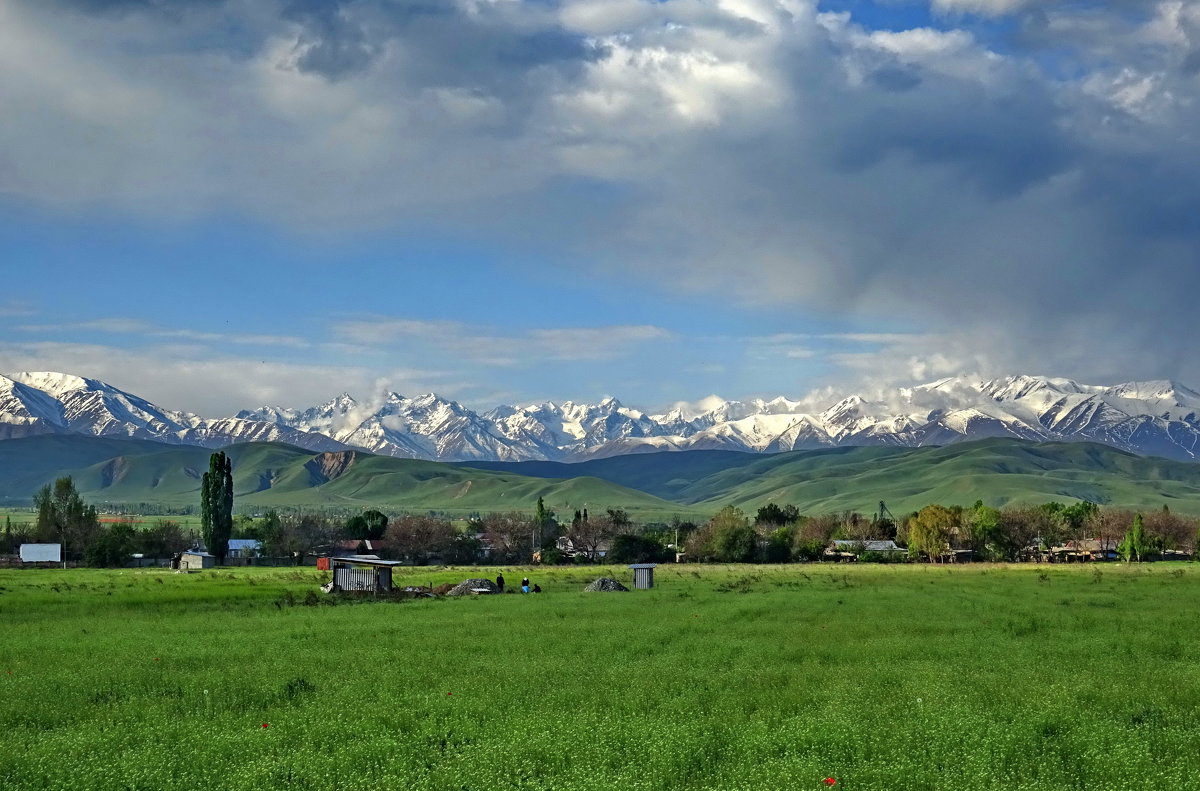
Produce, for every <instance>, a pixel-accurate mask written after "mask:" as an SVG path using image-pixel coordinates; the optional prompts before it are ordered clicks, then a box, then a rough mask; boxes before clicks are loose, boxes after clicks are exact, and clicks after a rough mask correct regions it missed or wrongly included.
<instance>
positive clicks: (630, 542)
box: [608, 533, 667, 563]
mask: <svg viewBox="0 0 1200 791" xmlns="http://www.w3.org/2000/svg"><path fill="white" fill-rule="evenodd" d="M666 555H667V550H666V548H665V547H663V545H662V544H660V543H659V542H657V541H655V540H654V539H652V538H649V537H647V536H638V535H634V534H632V533H623V534H621V535H619V536H617V537H616V538H614V539H613V541H612V547H611V548H610V549H609V551H608V560H610V561H611V562H613V563H658V562H660V561H664V562H665V561H666V560H667V557H666Z"/></svg>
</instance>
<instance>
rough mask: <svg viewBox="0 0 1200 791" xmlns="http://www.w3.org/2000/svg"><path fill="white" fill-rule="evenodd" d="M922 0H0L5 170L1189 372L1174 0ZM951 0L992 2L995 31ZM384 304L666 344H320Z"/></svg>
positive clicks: (926, 365) (643, 284) (1015, 355)
mask: <svg viewBox="0 0 1200 791" xmlns="http://www.w3.org/2000/svg"><path fill="white" fill-rule="evenodd" d="M168 6H173V8H172V10H171V11H170V12H167V11H166V10H164V9H165V8H166V7H168ZM935 10H938V11H941V12H944V14H945V16H944V17H940V18H939V19H938V20H937V22H938V24H937V25H936V26H931V27H926V28H917V29H913V30H900V31H880V30H871V29H869V28H868V27H865V26H863V25H861V24H859V23H858V22H857V21H856V20H855V18H854V17H853V16H851V15H850V14H845V13H843V14H831V13H822V12H820V11H818V9H817V8H816V6H815V4H811V3H806V2H801V1H800V0H778V2H767V1H766V0H754V2H738V3H723V4H711V3H702V2H697V1H694V0H671V2H661V3H659V2H635V0H605V2H595V0H588V1H587V2H583V0H578V1H572V0H564V1H562V2H546V3H483V2H473V1H468V0H462V2H453V3H420V2H414V3H405V4H396V3H387V2H382V1H381V0H380V1H376V0H359V2H327V3H318V2H288V3H262V4H259V3H240V2H230V3H216V2H211V3H205V2H193V3H186V4H180V5H176V4H160V3H152V2H134V1H133V0H128V2H123V3H101V2H98V0H97V1H96V2H81V1H79V0H77V2H74V3H64V2H59V3H47V4H22V3H16V2H13V0H0V75H2V76H0V89H2V90H3V94H4V96H5V99H6V109H7V112H6V121H7V123H5V124H4V125H3V126H0V151H4V152H5V153H4V154H3V155H0V189H3V191H4V192H5V194H7V195H8V196H9V197H10V198H13V199H16V200H20V201H25V202H32V203H37V204H41V205H44V206H51V207H56V208H67V209H72V210H78V209H80V208H81V207H92V206H97V205H104V206H107V207H113V208H115V209H116V210H118V211H124V212H128V213H131V214H136V215H138V216H151V217H162V216H167V217H194V216H202V215H206V214H208V213H212V212H217V211H229V212H235V213H240V214H246V215H250V216H253V217H255V218H258V219H264V220H266V221H268V222H273V223H276V224H278V225H279V226H281V227H285V228H288V229H291V230H293V231H295V232H298V233H321V232H323V231H328V230H330V229H337V230H345V229H347V228H355V227H369V228H380V227H390V228H395V227H397V226H399V227H400V228H401V229H406V228H408V229H412V228H419V229H422V230H423V231H429V230H431V231H432V232H436V233H444V234H449V235H451V236H452V237H454V238H459V237H465V238H471V239H480V240H484V242H485V243H486V244H488V245H494V246H499V247H505V248H506V249H512V250H516V251H518V252H525V253H529V254H530V256H531V257H534V256H536V257H538V258H543V259H548V260H553V261H555V262H560V263H557V264H556V266H561V267H563V268H568V269H570V270H571V271H574V272H576V273H577V274H578V275H579V276H581V277H589V276H591V275H592V273H594V272H595V271H597V270H602V271H604V272H606V273H608V274H607V276H609V277H612V276H613V273H619V274H618V275H617V276H624V277H626V278H628V279H629V281H630V283H631V287H632V288H644V289H654V290H657V291H658V292H659V293H662V294H663V295H664V297H666V298H672V297H674V296H675V295H678V294H684V295H691V296H694V295H702V296H704V297H705V298H709V299H713V300H719V301H721V302H723V303H726V304H730V305H734V306H738V307H739V308H740V309H742V310H754V309H755V308H756V307H759V306H765V307H767V308H768V309H772V310H778V309H780V308H781V307H783V306H789V307H794V308H795V309H797V310H803V311H805V312H807V313H809V314H812V315H814V316H817V317H821V316H825V317H828V316H839V317H850V318H857V319H859V320H862V319H864V318H867V319H878V318H881V319H883V321H882V322H875V323H876V324H881V325H884V326H886V325H887V324H889V323H905V324H907V325H916V326H917V327H918V329H920V331H921V332H922V333H924V334H926V335H928V336H929V337H930V338H938V339H939V340H938V343H939V344H941V345H940V347H938V348H934V347H930V351H928V352H925V351H922V352H912V353H908V354H903V355H899V356H896V355H893V356H892V357H888V356H887V355H886V351H887V350H888V349H890V348H892V347H891V346H890V345H889V344H890V341H889V340H888V339H879V340H878V342H879V343H880V344H881V345H882V351H875V350H865V351H862V352H859V353H855V352H849V351H846V352H841V353H840V356H838V357H837V359H836V362H838V363H839V364H840V365H841V366H843V367H844V368H845V369H846V370H848V371H850V372H855V371H860V370H880V369H882V368H888V369H896V370H898V371H899V370H901V369H902V370H904V371H907V372H908V373H909V375H914V376H915V375H918V374H920V373H925V374H933V373H936V372H937V371H940V370H942V369H943V368H944V367H945V366H950V365H959V364H962V365H967V364H970V363H971V362H972V361H976V360H979V361H980V362H981V364H982V366H981V367H980V368H978V369H976V368H972V370H985V369H990V368H998V367H1001V366H1004V367H1007V366H1013V368H1009V370H1013V369H1016V370H1024V369H1029V368H1035V369H1041V370H1044V371H1052V372H1061V373H1064V374H1066V375H1070V376H1076V377H1081V378H1110V377H1112V376H1113V375H1116V376H1119V377H1121V378H1127V377H1129V376H1162V375H1170V376H1179V377H1184V378H1187V377H1191V378H1193V379H1200V361H1197V360H1196V359H1195V356H1194V355H1193V354H1191V350H1190V340H1189V339H1188V337H1187V333H1186V331H1184V330H1182V327H1184V326H1185V325H1186V317H1187V316H1189V315H1190V314H1191V311H1192V304H1191V302H1192V298H1191V294H1193V293H1195V292H1196V290H1197V289H1198V288H1200V269H1198V268H1197V267H1196V266H1195V262H1196V261H1197V260H1200V226H1198V225H1197V223H1196V222H1195V217H1194V207H1195V206H1196V205H1200V156H1198V154H1200V151H1198V148H1200V143H1198V138H1197V137H1196V135H1195V134H1194V132H1193V131H1192V130H1194V129H1195V128H1197V127H1198V126H1200V123H1198V122H1200V117H1198V115H1200V102H1198V101H1197V99H1198V98H1200V97H1197V91H1198V87H1200V85H1198V83H1197V82H1196V81H1195V79H1194V75H1195V73H1196V71H1197V67H1196V64H1197V63H1200V55H1198V54H1197V53H1200V16H1198V14H1200V12H1197V11H1196V9H1195V6H1194V4H1186V3H1179V2H1160V3H1128V4H1111V5H1109V6H1105V5H1095V4H1091V5H1089V4H1083V5H1080V4H1066V3H1053V2H1038V3H1032V2H1030V3H1024V2H1018V0H939V2H938V3H937V4H935ZM976 14H1004V15H1009V14H1011V15H1012V16H1013V17H1014V19H1015V20H1016V25H1015V26H1014V29H1013V31H1012V32H1011V35H1010V34H1008V33H1005V34H1004V35H1006V36H1007V37H1006V38H1005V39H1003V40H1000V39H998V38H997V36H998V35H1001V34H998V33H996V31H995V26H994V25H988V24H983V23H980V22H979V20H978V19H976V18H975V17H974V15H976ZM213 30H233V31H237V32H236V33H229V34H227V35H224V36H215V35H213V34H212V31H213ZM384 330H387V331H392V332H393V333H394V334H393V336H392V337H402V336H403V337H411V336H415V335H417V334H419V333H421V332H424V333H427V334H428V335H429V337H430V339H431V340H430V342H431V343H433V344H435V345H436V346H438V348H440V349H442V350H443V351H445V352H446V353H448V354H453V355H456V356H458V357H461V358H462V359H470V360H473V361H477V362H479V363H481V364H488V365H491V366H501V365H515V366H519V365H529V364H532V363H533V362H534V361H536V360H537V359H538V357H539V355H540V356H541V357H545V358H548V359H566V358H574V359H584V358H587V359H615V358H616V357H618V356H620V355H622V354H626V353H628V352H629V350H630V349H631V348H636V345H637V344H638V343H654V342H657V341H658V340H660V338H656V337H653V336H645V337H635V336H634V335H636V331H635V332H634V335H628V334H626V335H622V334H621V332H622V331H619V330H617V329H613V330H612V331H611V332H610V335H611V337H608V336H605V335H604V333H602V332H597V333H595V334H593V335H591V336H589V335H586V334H581V333H580V332H575V334H573V335H572V334H565V335H564V334H559V335H547V334H542V335H539V334H538V333H536V332H532V331H523V332H513V333H500V334H499V335H500V337H499V339H497V338H495V337H492V334H491V332H490V331H489V330H487V328H484V330H485V331H479V328H472V327H469V326H464V325H460V324H457V323H454V322H450V323H447V324H442V325H425V326H422V327H418V326H416V325H413V326H410V327H409V328H408V330H405V329H404V327H403V326H401V325H387V324H384V325H382V327H381V326H375V327H371V326H367V325H359V326H358V327H357V329H355V328H354V327H352V326H350V325H348V324H346V323H343V325H341V328H340V332H341V334H340V335H339V337H340V338H341V339H342V340H346V341H349V342H351V343H372V342H373V341H372V340H371V338H372V337H375V338H378V337H383V336H380V335H378V334H376V335H374V336H372V334H371V333H373V332H374V333H378V332H381V331H384ZM624 331H625V332H628V330H624ZM356 332H357V333H359V334H358V335H356V334H355V333H356ZM514 340H516V341H520V344H518V345H517V346H515V347H514V346H512V345H511V344H509V343H508V342H509V341H514ZM845 340H846V342H854V341H853V339H851V338H846V339H845ZM787 348H789V349H791V350H793V351H795V352H797V353H803V351H802V350H804V349H807V348H809V347H808V346H806V345H804V343H798V344H794V345H792V346H789V347H787ZM786 353H787V352H785V354H786ZM589 354H590V355H592V356H591V357H590V358H589V357H587V355H589Z"/></svg>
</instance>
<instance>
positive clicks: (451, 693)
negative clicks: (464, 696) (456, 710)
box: [446, 692, 454, 695]
mask: <svg viewBox="0 0 1200 791" xmlns="http://www.w3.org/2000/svg"><path fill="white" fill-rule="evenodd" d="M446 694H447V695H453V694H454V693H453V692H447V693H446Z"/></svg>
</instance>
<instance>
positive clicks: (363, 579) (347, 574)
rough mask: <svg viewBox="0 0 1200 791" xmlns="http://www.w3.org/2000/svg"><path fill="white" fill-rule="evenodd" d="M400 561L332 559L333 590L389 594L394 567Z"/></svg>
mask: <svg viewBox="0 0 1200 791" xmlns="http://www.w3.org/2000/svg"><path fill="white" fill-rule="evenodd" d="M401 565H403V563H402V562H401V561H399V560H380V559H379V558H377V557H369V558H368V557H361V556H360V557H347V558H330V559H329V568H330V570H332V571H333V589H334V590H336V591H370V592H385V593H386V592H389V591H391V589H392V567H393V566H401Z"/></svg>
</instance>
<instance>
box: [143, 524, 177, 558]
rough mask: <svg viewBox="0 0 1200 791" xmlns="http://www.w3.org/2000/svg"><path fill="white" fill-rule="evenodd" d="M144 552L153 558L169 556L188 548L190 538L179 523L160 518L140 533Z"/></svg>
mask: <svg viewBox="0 0 1200 791" xmlns="http://www.w3.org/2000/svg"><path fill="white" fill-rule="evenodd" d="M138 543H139V545H140V548H141V551H142V553H144V554H145V555H147V556H149V557H152V558H169V557H171V556H172V555H174V554H175V553H176V552H179V551H180V550H183V549H187V546H188V543H189V542H188V539H187V536H185V535H184V533H183V530H182V529H181V528H180V527H179V523H178V522H175V521H172V520H170V519H159V520H157V521H156V522H155V523H154V526H153V527H150V528H147V529H146V530H143V531H142V532H141V533H140V534H139V535H138Z"/></svg>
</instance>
